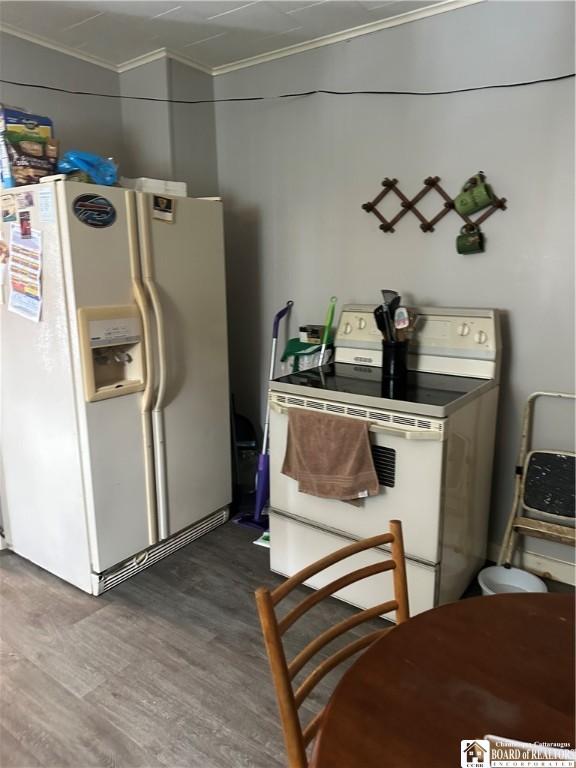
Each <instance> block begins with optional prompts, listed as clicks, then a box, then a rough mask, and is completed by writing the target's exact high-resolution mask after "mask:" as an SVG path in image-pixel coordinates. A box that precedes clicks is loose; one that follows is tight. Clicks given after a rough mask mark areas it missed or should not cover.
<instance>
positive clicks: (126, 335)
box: [78, 304, 145, 403]
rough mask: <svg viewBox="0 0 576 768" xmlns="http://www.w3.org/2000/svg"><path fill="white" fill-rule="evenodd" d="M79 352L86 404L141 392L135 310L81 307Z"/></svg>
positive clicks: (141, 356) (141, 368)
mask: <svg viewBox="0 0 576 768" xmlns="http://www.w3.org/2000/svg"><path fill="white" fill-rule="evenodd" d="M78 326H79V331H80V350H81V354H82V368H83V374H84V394H85V397H86V400H87V402H89V403H92V402H95V401H97V400H106V399H108V398H109V397H119V396H120V395H129V394H132V393H133V392H139V391H141V390H143V389H144V375H145V373H144V354H143V348H142V347H143V344H142V328H141V322H140V314H139V312H138V308H137V307H136V306H134V305H132V304H128V305H126V306H106V307H81V308H80V309H79V310H78Z"/></svg>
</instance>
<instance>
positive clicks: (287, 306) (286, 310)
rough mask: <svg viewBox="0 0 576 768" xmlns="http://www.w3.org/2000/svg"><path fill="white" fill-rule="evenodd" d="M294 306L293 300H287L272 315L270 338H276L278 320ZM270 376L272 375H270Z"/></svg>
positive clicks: (278, 325)
mask: <svg viewBox="0 0 576 768" xmlns="http://www.w3.org/2000/svg"><path fill="white" fill-rule="evenodd" d="M293 306H294V302H293V301H287V302H286V306H285V307H283V308H282V309H281V310H280V312H277V313H276V315H275V317H274V328H273V330H272V339H277V338H278V328H279V327H280V320H282V318H283V317H284V316H285V315H287V314H288V312H289V311H290V310H291V308H292V307H293ZM270 378H272V376H271V377H270Z"/></svg>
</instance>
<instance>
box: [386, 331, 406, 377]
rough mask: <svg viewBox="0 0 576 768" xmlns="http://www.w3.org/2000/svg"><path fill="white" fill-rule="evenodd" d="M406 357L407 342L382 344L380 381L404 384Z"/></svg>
mask: <svg viewBox="0 0 576 768" xmlns="http://www.w3.org/2000/svg"><path fill="white" fill-rule="evenodd" d="M407 355H408V342H407V341H383V342H382V381H384V380H385V379H394V380H395V381H398V382H402V383H404V384H405V383H406V378H407V375H408V368H407Z"/></svg>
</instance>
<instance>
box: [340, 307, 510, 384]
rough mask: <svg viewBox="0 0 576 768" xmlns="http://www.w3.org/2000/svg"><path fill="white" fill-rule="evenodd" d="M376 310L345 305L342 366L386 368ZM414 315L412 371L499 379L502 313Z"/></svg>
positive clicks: (431, 310) (448, 310) (424, 310)
mask: <svg viewBox="0 0 576 768" xmlns="http://www.w3.org/2000/svg"><path fill="white" fill-rule="evenodd" d="M376 306H377V305H376V304H346V305H345V306H344V307H343V309H342V313H341V315H340V321H339V323H338V329H337V331H336V339H335V347H336V362H342V363H362V364H365V365H375V366H380V365H382V334H381V333H380V331H379V330H378V328H377V327H376V321H375V319H374V310H375V309H376ZM410 312H411V314H413V316H414V318H415V320H414V321H413V327H412V328H411V329H410V331H409V338H410V347H409V352H410V358H411V360H409V367H411V368H413V369H416V370H430V371H434V372H443V373H454V374H455V375H471V376H482V377H490V376H492V375H495V372H496V370H497V367H498V366H497V365H496V363H497V361H498V358H499V355H500V326H499V320H500V318H499V313H498V311H497V310H494V309H470V308H463V309H459V308H452V307H413V308H410ZM451 361H452V362H451ZM488 364H489V365H488Z"/></svg>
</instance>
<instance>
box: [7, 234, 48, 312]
mask: <svg viewBox="0 0 576 768" xmlns="http://www.w3.org/2000/svg"><path fill="white" fill-rule="evenodd" d="M9 250H10V258H9V261H8V283H9V288H10V292H9V295H8V310H9V311H10V312H14V313H15V314H17V315H21V316H22V317H25V318H27V319H28V320H33V321H34V322H36V323H37V322H38V321H39V320H40V313H41V311H42V282H41V281H42V233H41V232H40V231H39V230H37V229H32V230H31V233H30V237H22V233H21V232H20V228H19V227H18V225H16V224H12V225H11V227H10V246H9Z"/></svg>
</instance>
